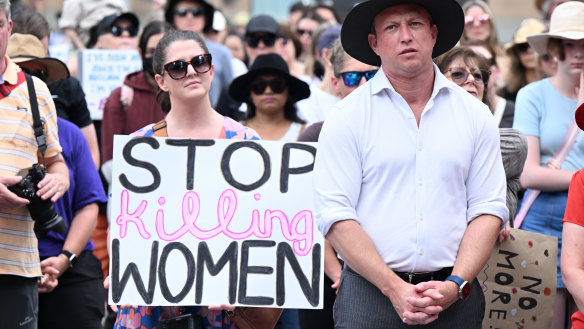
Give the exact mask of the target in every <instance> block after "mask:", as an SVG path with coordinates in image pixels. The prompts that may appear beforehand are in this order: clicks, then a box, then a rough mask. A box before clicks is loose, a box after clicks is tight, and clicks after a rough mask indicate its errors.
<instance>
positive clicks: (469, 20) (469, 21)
mask: <svg viewBox="0 0 584 329" xmlns="http://www.w3.org/2000/svg"><path fill="white" fill-rule="evenodd" d="M487 22H489V15H488V14H482V15H479V17H473V16H464V24H465V25H475V24H477V23H478V24H479V25H485V24H487Z"/></svg>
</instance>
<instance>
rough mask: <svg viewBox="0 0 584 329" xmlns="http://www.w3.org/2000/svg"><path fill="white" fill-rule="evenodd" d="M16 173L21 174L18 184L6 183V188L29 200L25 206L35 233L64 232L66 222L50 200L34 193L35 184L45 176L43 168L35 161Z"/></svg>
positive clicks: (35, 191)
mask: <svg viewBox="0 0 584 329" xmlns="http://www.w3.org/2000/svg"><path fill="white" fill-rule="evenodd" d="M18 175H19V176H22V180H21V181H20V183H18V184H14V185H8V190H10V191H11V192H12V193H14V194H16V195H18V196H19V197H21V198H23V199H27V200H29V201H30V203H29V204H28V205H27V206H26V207H27V208H28V212H29V213H30V217H32V219H33V220H34V232H35V234H36V235H37V236H42V235H45V234H47V233H48V232H49V231H55V232H57V233H61V234H62V233H65V231H66V230H67V223H65V220H63V217H61V215H59V214H57V212H56V211H55V206H54V205H53V203H52V202H51V200H49V199H47V200H43V199H41V198H40V197H38V196H37V195H36V193H37V191H38V188H37V184H38V183H39V182H40V181H41V180H42V179H43V178H44V177H45V170H44V169H43V168H42V167H41V166H40V165H39V164H38V163H35V164H33V165H32V167H30V168H25V169H22V170H21V171H20V172H19V173H18Z"/></svg>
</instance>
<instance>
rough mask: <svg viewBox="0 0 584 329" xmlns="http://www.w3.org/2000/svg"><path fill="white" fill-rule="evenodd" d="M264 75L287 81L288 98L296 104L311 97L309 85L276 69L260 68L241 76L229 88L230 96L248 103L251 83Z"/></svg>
mask: <svg viewBox="0 0 584 329" xmlns="http://www.w3.org/2000/svg"><path fill="white" fill-rule="evenodd" d="M262 75H276V76H279V77H282V78H284V79H285V80H286V84H287V86H288V97H290V99H292V100H293V101H294V102H296V101H299V100H301V99H305V98H308V97H309V96H310V87H309V86H308V84H307V83H306V82H304V81H302V80H300V79H298V78H296V77H294V76H292V75H290V74H286V73H285V72H282V71H281V70H278V69H274V68H269V67H265V68H259V69H256V70H253V71H249V72H247V73H246V74H244V75H242V76H239V77H238V78H236V79H235V80H233V82H231V85H230V86H229V96H231V97H232V98H233V99H235V100H237V101H240V102H247V101H248V100H249V97H250V93H251V83H252V81H253V80H255V78H257V77H259V76H262Z"/></svg>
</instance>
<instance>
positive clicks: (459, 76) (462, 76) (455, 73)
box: [448, 67, 489, 86]
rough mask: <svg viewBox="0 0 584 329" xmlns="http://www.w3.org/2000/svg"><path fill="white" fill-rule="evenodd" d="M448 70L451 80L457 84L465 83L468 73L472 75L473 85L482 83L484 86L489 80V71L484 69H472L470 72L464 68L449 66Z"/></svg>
mask: <svg viewBox="0 0 584 329" xmlns="http://www.w3.org/2000/svg"><path fill="white" fill-rule="evenodd" d="M448 72H450V78H451V79H452V81H453V82H454V83H456V84H457V85H462V84H463V83H465V81H466V79H468V75H469V74H470V75H472V77H473V79H474V83H475V85H479V84H482V85H485V86H486V85H487V83H488V82H489V71H486V70H474V71H472V72H471V71H469V70H468V69H466V68H462V67H453V68H449V69H448Z"/></svg>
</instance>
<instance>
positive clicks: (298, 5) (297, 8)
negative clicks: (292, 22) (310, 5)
mask: <svg viewBox="0 0 584 329" xmlns="http://www.w3.org/2000/svg"><path fill="white" fill-rule="evenodd" d="M295 11H302V12H304V11H306V6H305V5H304V4H303V3H302V1H298V2H295V3H293V4H292V6H290V10H288V12H289V13H292V12H295Z"/></svg>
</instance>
